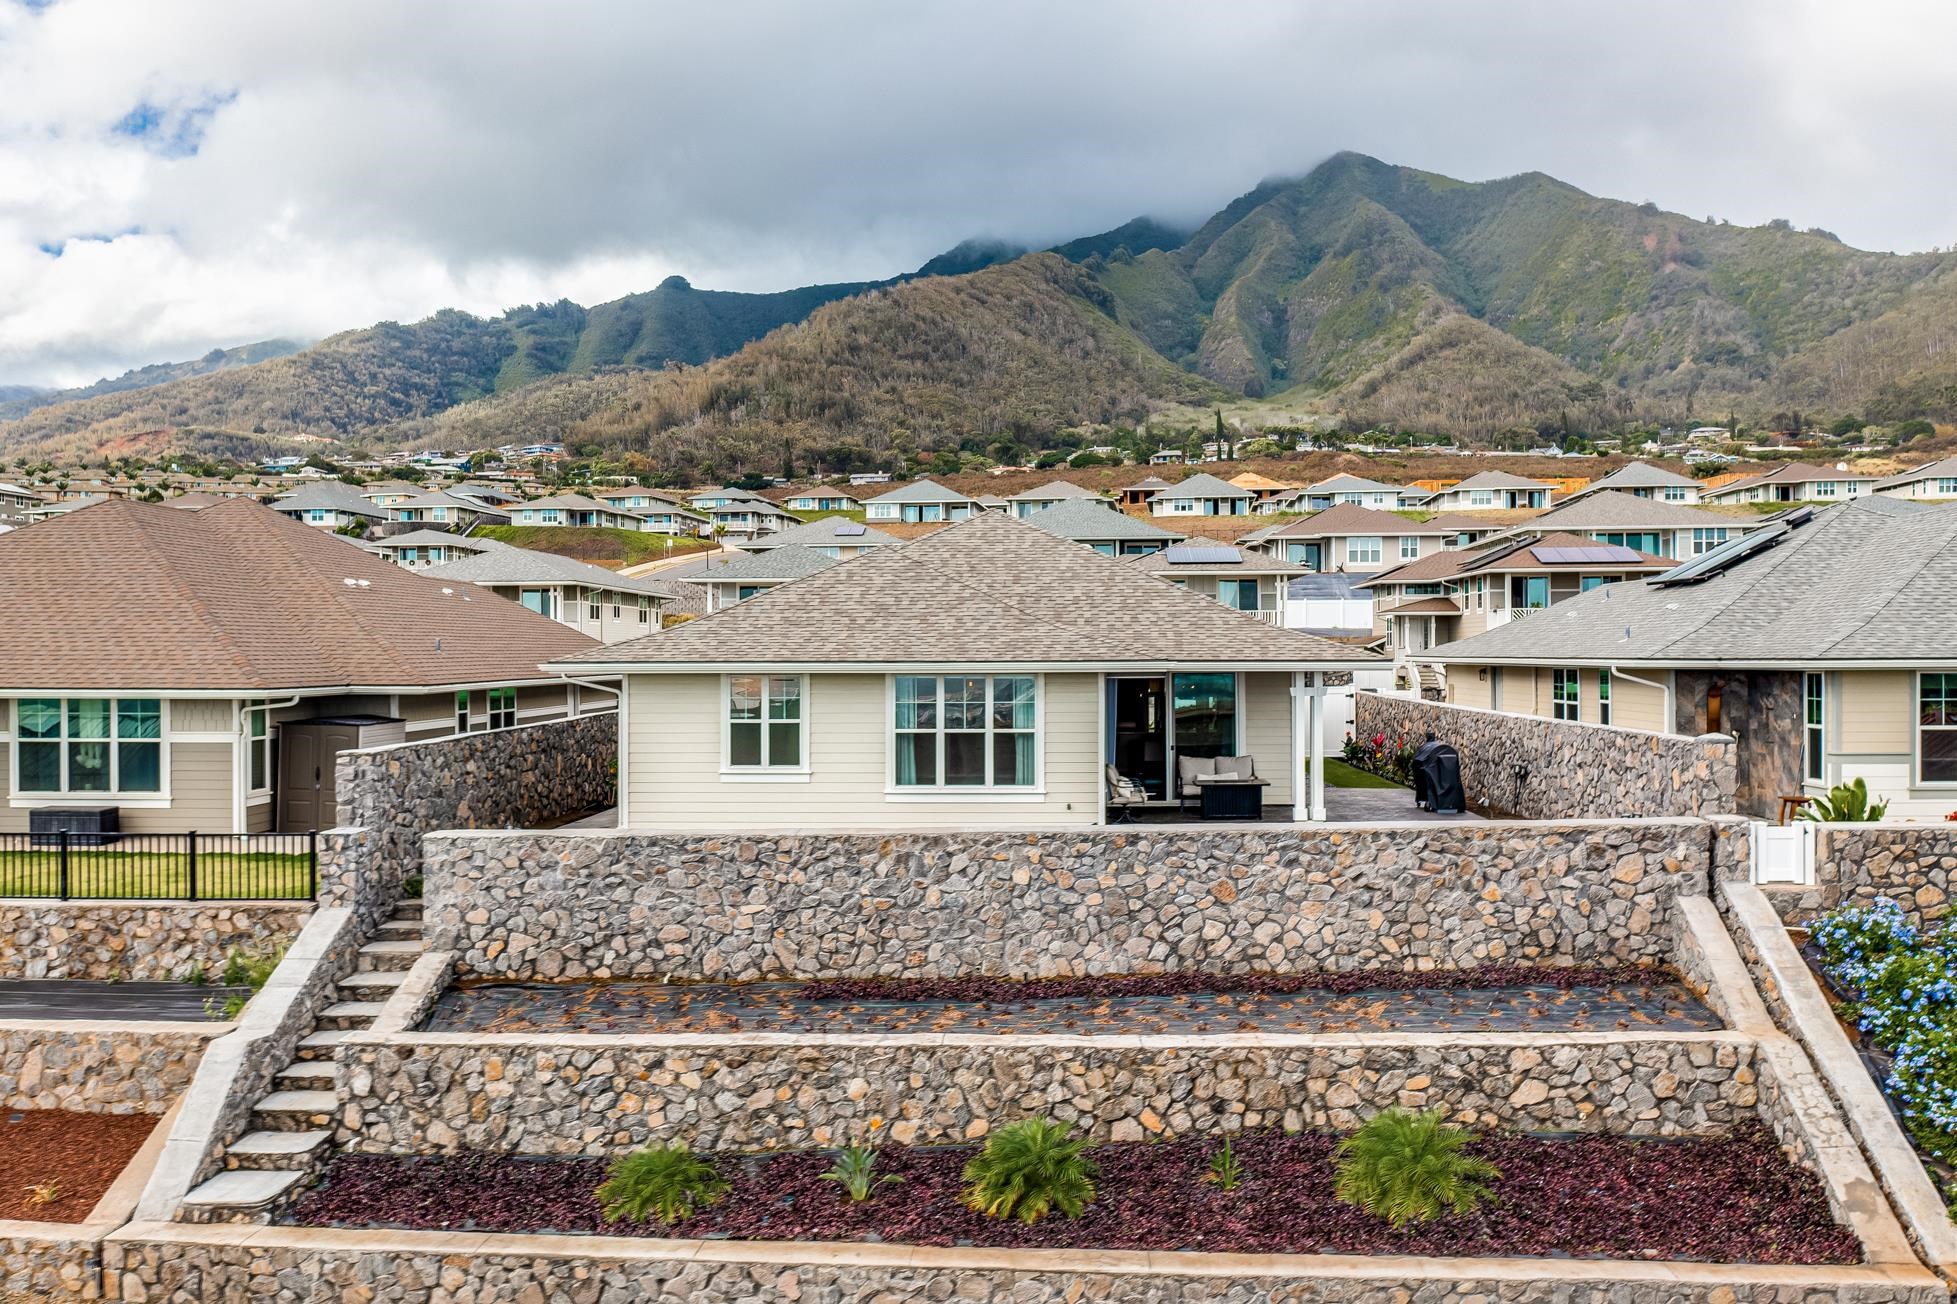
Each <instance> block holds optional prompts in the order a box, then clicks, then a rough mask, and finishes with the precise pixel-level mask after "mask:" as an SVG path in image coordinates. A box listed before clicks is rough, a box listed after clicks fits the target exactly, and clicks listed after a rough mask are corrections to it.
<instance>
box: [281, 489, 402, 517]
mask: <svg viewBox="0 0 1957 1304" xmlns="http://www.w3.org/2000/svg"><path fill="white" fill-rule="evenodd" d="M315 508H322V509H325V510H327V511H334V512H347V513H350V514H351V515H354V516H365V517H368V518H369V519H371V520H376V521H378V520H382V519H384V518H385V517H386V515H387V513H386V512H384V511H382V510H381V509H380V508H378V507H376V506H374V505H373V504H372V503H371V502H369V501H367V500H366V499H365V498H362V497H361V496H360V491H359V490H358V489H356V488H354V487H353V486H352V485H350V484H347V483H346V482H345V481H342V480H315V481H313V482H312V483H311V484H304V485H300V486H299V487H298V488H297V489H294V490H293V491H292V492H291V493H289V494H286V495H284V496H283V497H281V498H278V499H276V500H275V501H274V502H273V503H272V510H273V511H275V512H286V513H291V512H306V511H312V510H313V509H315Z"/></svg>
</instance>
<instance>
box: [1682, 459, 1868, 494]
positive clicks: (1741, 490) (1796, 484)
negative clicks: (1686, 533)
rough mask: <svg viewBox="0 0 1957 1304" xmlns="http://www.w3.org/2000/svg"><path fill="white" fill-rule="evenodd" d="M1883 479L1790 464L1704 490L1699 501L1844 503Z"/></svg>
mask: <svg viewBox="0 0 1957 1304" xmlns="http://www.w3.org/2000/svg"><path fill="white" fill-rule="evenodd" d="M1880 478H1881V477H1879V476H1873V475H1865V474H1863V473H1861V472H1859V471H1846V470H1843V469H1841V468H1840V467H1825V466H1809V465H1808V464H1807V463H1805V462H1789V463H1787V464H1786V465H1785V466H1777V467H1775V468H1774V469H1773V470H1771V471H1768V472H1766V473H1764V474H1762V475H1754V476H1748V477H1746V478H1745V479H1744V480H1734V481H1731V482H1730V483H1727V484H1722V485H1717V486H1714V487H1713V488H1710V489H1704V490H1702V492H1701V493H1700V495H1699V499H1700V501H1701V502H1708V503H1834V502H1845V501H1847V500H1848V499H1851V498H1859V497H1861V496H1862V495H1864V494H1867V493H1871V492H1873V491H1874V489H1875V486H1876V484H1877V482H1878V480H1879V479H1880Z"/></svg>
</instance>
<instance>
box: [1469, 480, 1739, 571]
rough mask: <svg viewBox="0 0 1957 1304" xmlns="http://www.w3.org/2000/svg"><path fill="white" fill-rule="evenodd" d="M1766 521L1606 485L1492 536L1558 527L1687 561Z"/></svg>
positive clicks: (1533, 531) (1571, 532) (1560, 529)
mask: <svg viewBox="0 0 1957 1304" xmlns="http://www.w3.org/2000/svg"><path fill="white" fill-rule="evenodd" d="M1762 520H1763V518H1755V519H1752V520H1748V519H1746V518H1745V517H1738V516H1726V515H1722V514H1721V513H1718V512H1709V511H1706V510H1704V509H1703V508H1699V507H1681V506H1679V505H1678V504H1676V503H1668V502H1665V501H1664V500H1662V499H1657V498H1639V497H1634V496H1633V495H1631V494H1628V493H1625V492H1622V491H1620V490H1616V489H1606V490H1604V491H1603V492H1602V493H1595V494H1585V495H1583V496H1581V497H1578V498H1572V499H1570V500H1569V501H1568V502H1566V503H1560V504H1558V505H1557V506H1555V507H1552V508H1551V509H1550V510H1549V511H1547V512H1544V513H1543V514H1542V515H1541V516H1536V517H1532V518H1530V519H1529V520H1528V521H1526V522H1524V523H1523V524H1521V525H1516V526H1511V527H1509V528H1508V529H1506V530H1501V531H1498V532H1497V533H1496V534H1495V535H1494V536H1493V537H1495V538H1498V539H1499V538H1504V537H1511V536H1517V535H1523V534H1541V533H1543V532H1544V531H1552V532H1554V531H1560V532H1562V533H1565V534H1580V535H1583V536H1584V537H1585V538H1588V539H1594V540H1596V541H1597V542H1598V543H1615V544H1621V545H1623V546H1624V547H1626V548H1635V549H1637V550H1638V551H1639V552H1646V553H1653V554H1656V555H1657V556H1660V557H1674V558H1678V559H1680V560H1684V559H1686V558H1689V557H1698V556H1701V555H1702V554H1704V553H1708V552H1711V551H1712V550H1713V549H1714V548H1717V547H1718V546H1719V545H1720V544H1722V543H1724V542H1726V540H1728V539H1732V538H1737V537H1738V536H1740V535H1742V534H1744V533H1746V532H1747V531H1748V530H1757V529H1759V528H1760V526H1761V524H1762Z"/></svg>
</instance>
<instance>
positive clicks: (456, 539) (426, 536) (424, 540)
mask: <svg viewBox="0 0 1957 1304" xmlns="http://www.w3.org/2000/svg"><path fill="white" fill-rule="evenodd" d="M374 546H375V547H376V548H379V549H383V550H385V549H388V548H454V549H456V550H457V551H460V552H494V551H496V550H497V549H498V548H508V547H512V546H513V545H511V544H507V543H503V542H502V541H500V540H497V539H489V538H477V537H476V536H474V535H464V534H450V533H449V532H448V531H447V530H406V531H403V532H402V533H400V534H390V535H388V536H387V537H386V538H384V539H377V540H375V542H374Z"/></svg>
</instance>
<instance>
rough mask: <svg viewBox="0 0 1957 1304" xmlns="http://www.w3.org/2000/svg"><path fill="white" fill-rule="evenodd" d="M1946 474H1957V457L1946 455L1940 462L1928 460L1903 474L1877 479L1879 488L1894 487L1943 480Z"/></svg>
mask: <svg viewBox="0 0 1957 1304" xmlns="http://www.w3.org/2000/svg"><path fill="white" fill-rule="evenodd" d="M1946 476H1957V457H1946V458H1944V459H1943V460H1942V461H1939V462H1926V463H1924V464H1923V465H1922V466H1919V467H1916V468H1915V469H1913V470H1909V471H1904V472H1903V473H1902V474H1901V475H1892V476H1890V477H1889V478H1888V479H1887V480H1878V481H1876V485H1875V487H1876V488H1878V489H1894V488H1896V487H1898V486H1900V485H1906V484H1914V483H1916V482H1917V481H1918V480H1941V479H1943V478H1944V477H1946Z"/></svg>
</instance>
